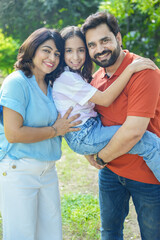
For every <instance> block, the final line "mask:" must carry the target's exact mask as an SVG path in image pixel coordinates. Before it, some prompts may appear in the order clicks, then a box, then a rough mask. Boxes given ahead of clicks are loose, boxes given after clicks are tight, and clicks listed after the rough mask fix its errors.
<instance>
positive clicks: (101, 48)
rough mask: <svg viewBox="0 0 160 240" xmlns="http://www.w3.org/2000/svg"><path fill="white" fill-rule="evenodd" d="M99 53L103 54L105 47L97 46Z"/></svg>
mask: <svg viewBox="0 0 160 240" xmlns="http://www.w3.org/2000/svg"><path fill="white" fill-rule="evenodd" d="M96 50H97V53H102V52H103V51H104V46H103V45H102V44H98V45H97V49H96Z"/></svg>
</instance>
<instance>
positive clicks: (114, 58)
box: [92, 43, 121, 68]
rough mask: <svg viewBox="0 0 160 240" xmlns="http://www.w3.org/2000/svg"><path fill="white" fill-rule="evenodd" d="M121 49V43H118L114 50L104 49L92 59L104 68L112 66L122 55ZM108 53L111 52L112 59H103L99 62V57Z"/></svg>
mask: <svg viewBox="0 0 160 240" xmlns="http://www.w3.org/2000/svg"><path fill="white" fill-rule="evenodd" d="M120 51H121V48H120V46H119V43H117V48H116V49H115V50H114V51H113V52H112V51H111V50H104V51H103V52H102V53H97V54H95V55H94V58H92V61H93V62H95V63H96V64H97V65H98V66H100V67H103V68H106V67H109V66H112V65H113V64H114V63H115V62H116V61H117V58H118V57H119V55H120ZM106 53H111V57H110V59H108V60H107V59H105V60H102V61H101V62H99V61H98V60H97V59H96V58H97V57H99V56H101V55H104V54H106Z"/></svg>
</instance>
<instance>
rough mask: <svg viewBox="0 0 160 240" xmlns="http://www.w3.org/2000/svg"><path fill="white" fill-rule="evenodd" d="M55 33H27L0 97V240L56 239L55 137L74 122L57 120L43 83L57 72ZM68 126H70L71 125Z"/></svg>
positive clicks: (47, 87) (58, 150)
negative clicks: (0, 231)
mask: <svg viewBox="0 0 160 240" xmlns="http://www.w3.org/2000/svg"><path fill="white" fill-rule="evenodd" d="M62 59H63V40H62V38H61V36H60V34H59V33H58V32H57V31H56V30H50V29H46V28H41V29H38V30H36V31H35V32H33V33H32V34H31V35H30V36H29V37H28V38H27V39H26V41H25V42H24V43H23V44H22V46H21V47H20V49H19V54H18V58H17V62H16V63H15V69H16V71H15V72H13V73H12V74H10V75H9V76H8V77H7V78H6V79H5V80H4V82H3V85H2V88H1V92H0V105H1V112H0V160H1V161H0V183H1V193H0V196H1V214H2V218H3V234H4V236H3V240H21V239H23V240H61V239H62V230H61V211H60V198H59V190H58V179H57V173H56V169H55V161H56V160H58V159H60V157H61V138H60V136H61V135H64V134H66V133H67V132H70V131H78V130H79V128H73V127H74V126H76V125H77V124H79V123H80V121H77V122H75V121H74V120H75V119H76V118H77V117H79V115H76V116H74V117H70V118H68V117H69V114H70V112H71V109H69V110H68V111H67V112H66V114H65V115H64V117H63V118H61V117H60V116H58V118H57V110H56V108H55V105H54V102H53V100H52V94H51V87H50V84H49V80H50V79H51V78H52V77H55V76H56V77H58V76H59V74H60V73H61V70H62V69H63V64H62ZM72 121H74V123H73V122H72Z"/></svg>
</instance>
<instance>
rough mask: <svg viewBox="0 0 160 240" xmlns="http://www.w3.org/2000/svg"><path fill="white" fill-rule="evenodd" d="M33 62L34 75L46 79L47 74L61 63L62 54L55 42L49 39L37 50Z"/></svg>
mask: <svg viewBox="0 0 160 240" xmlns="http://www.w3.org/2000/svg"><path fill="white" fill-rule="evenodd" d="M32 61H33V65H34V67H33V74H34V75H35V76H36V75H37V76H39V75H41V76H42V77H44V76H45V75H46V74H48V73H51V72H52V71H54V70H55V69H56V68H57V66H58V64H59V61H60V52H59V51H58V49H57V47H56V45H55V43H54V41H53V40H52V39H49V40H47V41H45V42H44V43H42V44H41V45H40V46H39V47H38V48H37V50H36V53H35V56H34V57H33V59H32Z"/></svg>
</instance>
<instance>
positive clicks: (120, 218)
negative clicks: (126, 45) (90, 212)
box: [82, 12, 160, 240]
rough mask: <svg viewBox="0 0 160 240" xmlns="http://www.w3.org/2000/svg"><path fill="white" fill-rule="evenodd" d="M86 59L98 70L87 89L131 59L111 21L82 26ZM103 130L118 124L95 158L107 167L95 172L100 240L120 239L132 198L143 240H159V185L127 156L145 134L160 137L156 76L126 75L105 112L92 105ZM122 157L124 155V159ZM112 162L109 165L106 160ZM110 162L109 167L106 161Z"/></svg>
mask: <svg viewBox="0 0 160 240" xmlns="http://www.w3.org/2000/svg"><path fill="white" fill-rule="evenodd" d="M82 31H83V32H84V34H85V36H86V42H87V46H88V50H89V54H90V56H91V58H92V60H93V61H94V62H95V63H96V64H97V65H99V66H100V67H101V68H100V69H99V70H98V71H97V72H96V73H95V74H94V79H93V80H92V83H91V84H92V85H93V86H95V87H97V88H98V89H100V90H101V91H103V90H105V89H106V88H108V87H109V86H110V85H111V84H112V83H113V82H114V81H115V80H116V79H117V77H118V76H119V75H120V74H121V73H122V71H123V70H124V69H125V68H126V67H127V65H128V64H129V63H131V62H132V61H133V60H134V59H135V58H136V57H137V55H135V54H133V53H130V52H129V51H127V50H125V51H123V50H122V38H121V34H120V31H119V27H118V23H117V20H116V18H115V17H114V16H113V15H110V14H109V13H104V12H98V13H96V14H93V15H91V16H89V17H88V18H87V19H86V21H85V23H84V24H83V26H82ZM96 110H97V111H98V112H99V113H100V114H101V120H102V123H103V124H104V125H109V126H110V125H120V124H122V126H121V127H120V129H119V130H118V131H117V133H116V134H115V135H114V136H113V138H112V139H111V141H110V142H109V144H108V147H107V148H106V149H103V150H101V151H100V152H99V154H98V157H99V158H101V159H102V160H103V161H104V162H109V163H108V164H107V167H104V168H102V169H101V167H100V166H99V165H98V164H97V163H96V162H95V160H94V159H93V156H89V157H88V160H89V162H90V163H91V164H92V165H94V166H95V167H97V168H99V169H100V171H99V198H100V211H101V224H102V227H101V239H102V240H122V239H123V223H124V220H125V217H126V216H127V215H128V212H129V199H130V197H132V199H133V203H134V205H135V208H136V212H137V215H138V223H139V227H140V232H141V238H142V239H143V240H151V239H152V240H159V239H160V182H158V181H157V179H156V178H155V177H154V175H153V173H152V172H151V170H150V169H149V168H148V167H147V165H146V163H145V162H144V160H143V158H141V157H139V156H138V155H129V154H125V153H127V152H128V151H129V150H130V149H131V148H132V147H133V146H134V145H135V144H136V143H137V142H138V141H139V140H140V138H141V137H142V136H143V134H144V132H145V131H146V129H148V130H149V131H151V132H153V133H156V134H157V135H158V136H159V137H160V71H159V70H158V69H157V70H148V69H147V70H144V71H141V72H138V73H136V74H134V75H133V76H132V78H131V79H130V81H129V83H128V84H127V86H126V87H125V89H124V90H123V92H122V93H121V94H120V96H119V97H118V98H117V99H116V100H115V101H114V103H113V104H111V105H110V106H109V107H108V108H105V107H102V106H96ZM124 154H125V155H124ZM112 160H113V161H112ZM110 161H111V162H110Z"/></svg>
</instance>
